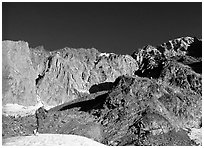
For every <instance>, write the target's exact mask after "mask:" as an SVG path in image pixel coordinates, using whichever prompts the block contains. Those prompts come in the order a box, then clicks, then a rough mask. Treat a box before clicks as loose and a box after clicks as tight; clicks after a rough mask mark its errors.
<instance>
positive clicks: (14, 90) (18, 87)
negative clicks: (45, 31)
mask: <svg viewBox="0 0 204 148" xmlns="http://www.w3.org/2000/svg"><path fill="white" fill-rule="evenodd" d="M2 48H3V57H4V59H3V104H7V103H11V104H14V103H16V104H19V105H24V106H30V105H36V103H37V101H39V100H37V97H39V98H40V101H42V102H43V103H44V104H45V105H47V106H56V105H60V104H62V103H65V102H68V101H71V100H74V99H76V98H78V97H79V96H80V95H81V94H83V93H89V89H90V88H91V86H92V85H97V84H99V83H105V82H113V81H114V80H115V79H116V78H117V77H118V76H120V75H128V76H131V75H133V74H134V72H135V71H136V70H137V69H138V65H137V62H136V61H135V60H134V59H133V58H132V57H131V56H129V55H116V54H104V53H100V52H99V51H97V50H96V49H71V48H64V49H62V50H59V51H55V52H48V51H45V50H44V49H43V47H37V48H35V49H33V48H29V46H28V43H26V42H22V41H19V42H13V41H3V47H2Z"/></svg>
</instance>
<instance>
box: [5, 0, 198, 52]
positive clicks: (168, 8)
mask: <svg viewBox="0 0 204 148" xmlns="http://www.w3.org/2000/svg"><path fill="white" fill-rule="evenodd" d="M182 36H192V37H194V36H195V37H198V38H202V3H201V2H196V3H192V2H182V3H178V2H174V3H173V2H171V3H166V2H163V3H159V2H154V3H150V2H145V3H141V2H140V3H139V2H128V3H125V2H120V3H119V2H113V3H105V2H95V3H91V2H86V3H82V2H77V3H71V2H66V3H65V2H64V3H62V2H60V3H56V2H55V3H54V2H49V3H31V2H27V3H22V2H17V3H15V2H3V4H2V39H3V40H14V41H18V40H23V41H26V42H28V43H29V46H30V47H37V46H41V45H42V46H44V48H45V49H47V50H57V49H62V48H64V47H71V48H96V49H98V50H99V51H100V52H113V53H117V54H132V53H133V51H134V50H137V49H138V48H142V47H143V46H146V45H153V46H156V45H159V44H162V43H164V42H167V41H168V40H170V39H174V38H178V37H182Z"/></svg>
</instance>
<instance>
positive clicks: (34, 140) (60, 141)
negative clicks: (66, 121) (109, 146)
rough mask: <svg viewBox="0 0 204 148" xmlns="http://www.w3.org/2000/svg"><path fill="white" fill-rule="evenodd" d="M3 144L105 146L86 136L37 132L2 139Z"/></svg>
mask: <svg viewBox="0 0 204 148" xmlns="http://www.w3.org/2000/svg"><path fill="white" fill-rule="evenodd" d="M2 142H3V145H7V146H8V145H10V146H11V145H13V146H14V145H15V146H56V145H61V146H106V145H104V144H101V143H99V142H96V141H94V140H92V139H89V138H87V137H83V136H78V135H65V134H64V135H63V134H39V135H37V136H35V135H33V136H21V137H11V138H7V139H3V141H2Z"/></svg>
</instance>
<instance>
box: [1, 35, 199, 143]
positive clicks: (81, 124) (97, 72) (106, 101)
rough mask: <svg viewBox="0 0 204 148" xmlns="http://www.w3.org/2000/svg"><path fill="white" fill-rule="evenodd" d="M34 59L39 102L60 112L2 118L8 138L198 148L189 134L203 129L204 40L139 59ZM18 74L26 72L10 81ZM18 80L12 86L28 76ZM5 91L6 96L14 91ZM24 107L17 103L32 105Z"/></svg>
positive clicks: (79, 55)
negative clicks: (48, 136)
mask: <svg viewBox="0 0 204 148" xmlns="http://www.w3.org/2000/svg"><path fill="white" fill-rule="evenodd" d="M4 43H5V44H6V45H4V46H7V47H10V46H11V45H9V46H8V45H7V43H6V42H4ZM12 44H13V42H12ZM11 47H12V50H11V51H13V48H14V47H13V45H12V46H11ZM26 48H27V47H26ZM8 51H10V50H8ZM28 51H29V53H30V55H32V54H33V55H32V56H28V57H32V58H30V61H32V62H31V63H35V64H36V65H34V64H33V65H34V66H32V67H31V69H33V72H32V75H33V77H32V79H34V82H35V84H34V86H33V87H34V90H35V91H33V94H35V95H39V96H40V98H41V99H42V101H43V102H44V103H46V104H48V105H54V106H55V107H54V108H51V109H50V110H48V111H47V110H45V109H44V108H40V109H38V110H37V112H36V115H30V116H27V117H19V118H14V117H10V116H7V117H6V116H3V138H5V137H10V136H17V135H29V134H31V133H32V131H33V129H35V128H36V127H37V124H38V130H39V132H40V133H58V134H59V133H60V134H76V135H82V136H86V137H88V138H92V139H94V140H96V141H99V142H101V143H104V144H106V145H196V143H195V142H194V141H192V140H191V139H190V138H189V136H188V132H189V131H188V130H191V129H192V128H197V129H199V128H201V127H202V75H201V74H202V67H201V65H202V57H201V55H202V54H201V51H202V46H201V40H198V39H196V38H190V37H185V38H178V39H175V40H171V41H169V42H168V43H165V44H163V45H160V46H157V47H153V46H146V47H144V48H142V49H139V50H138V51H136V52H134V53H133V54H132V57H131V56H128V55H126V56H124V55H115V54H110V55H105V54H101V53H99V52H98V51H96V50H95V49H90V50H84V49H79V50H74V49H64V50H61V51H56V52H52V53H46V52H45V51H44V50H42V49H40V48H39V49H38V50H32V49H31V50H28ZM8 53H10V52H7V54H6V55H7V56H5V57H9V56H10V54H8ZM40 53H41V57H40V56H39V54H40ZM90 57H92V58H90ZM38 58H39V59H38ZM5 61H8V63H9V62H10V61H9V60H5ZM27 61H29V58H28V60H27ZM34 61H35V62H34ZM22 63H23V62H22ZM5 65H7V63H6V64H5ZM10 65H12V64H10ZM13 65H14V64H13ZM13 65H12V66H13ZM57 65H58V66H57ZM12 66H10V67H12ZM5 67H6V66H5ZM8 67H9V66H8ZM10 67H9V68H10ZM13 67H14V66H13ZM25 67H26V64H25ZM28 67H29V66H28ZM75 68H76V69H75ZM5 69H6V68H5ZM13 69H19V67H14V68H10V69H9V70H7V71H8V72H6V74H7V75H8V74H9V75H11V73H12V74H13V73H14V72H13ZM5 71H6V70H5ZM85 71H86V72H85ZM3 72H4V71H3ZM83 73H84V74H83ZM85 73H86V74H85ZM6 74H5V75H6ZM21 75H22V74H21ZM11 76H12V80H7V81H9V82H13V81H14V80H17V79H21V78H22V77H23V78H24V77H26V76H27V77H28V76H29V75H28V74H27V75H25V76H22V77H17V76H16V75H14V74H13V75H11ZM27 77H26V78H27ZM36 80H37V82H36ZM22 81H23V80H22ZM31 82H33V81H30V83H31ZM5 84H7V83H5ZM22 84H24V83H22ZM5 86H7V85H5ZM9 86H10V85H9ZM11 86H12V85H11ZM59 87H61V89H57V88H59ZM6 88H7V89H6V91H4V94H8V93H10V92H11V89H12V88H13V87H6ZM31 88H32V87H30V88H29V89H28V90H27V91H28V92H29V91H30V90H32V89H31ZM13 89H15V87H14V88H13ZM82 92H83V93H82ZM25 95H26V93H24V97H25ZM5 96H6V95H5ZM22 96H23V95H22ZM19 97H20V96H19ZM9 99H10V100H9ZM9 99H8V101H10V102H9V103H13V102H15V101H16V100H17V98H15V99H12V98H9ZM23 100H25V99H22V100H20V101H19V100H18V101H19V102H20V103H21V104H23V105H28V104H26V103H25V102H23ZM5 102H6V101H5ZM64 102H67V103H64ZM15 103H16V102H15ZM56 105H57V106H56ZM16 125H18V126H16Z"/></svg>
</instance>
